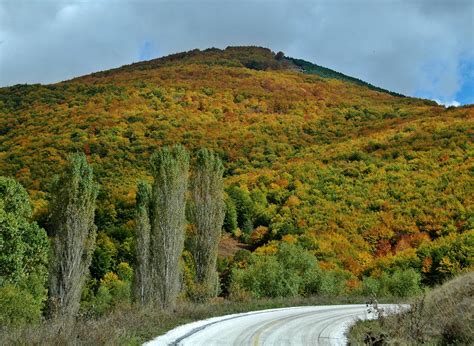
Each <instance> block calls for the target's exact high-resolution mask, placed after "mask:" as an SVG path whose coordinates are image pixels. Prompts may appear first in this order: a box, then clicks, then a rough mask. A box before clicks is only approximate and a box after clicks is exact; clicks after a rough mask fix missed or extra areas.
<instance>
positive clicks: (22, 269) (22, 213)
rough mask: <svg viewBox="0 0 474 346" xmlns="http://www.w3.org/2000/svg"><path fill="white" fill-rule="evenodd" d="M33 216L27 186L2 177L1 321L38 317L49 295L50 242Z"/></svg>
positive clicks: (2, 323)
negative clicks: (46, 285)
mask: <svg viewBox="0 0 474 346" xmlns="http://www.w3.org/2000/svg"><path fill="white" fill-rule="evenodd" d="M31 216H32V208H31V205H30V201H29V198H28V194H27V193H26V191H25V189H24V188H23V187H22V186H21V185H20V184H19V183H18V182H16V181H15V180H13V179H11V178H5V177H0V325H4V324H22V323H26V322H32V321H36V320H38V319H39V317H40V315H41V308H42V305H43V302H44V300H45V298H46V289H45V283H46V279H47V273H48V270H47V261H48V252H49V243H48V238H47V235H46V232H45V231H44V230H43V229H42V228H40V227H38V225H37V224H36V223H35V222H31V221H30V219H31Z"/></svg>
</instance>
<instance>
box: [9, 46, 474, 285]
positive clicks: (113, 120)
mask: <svg viewBox="0 0 474 346" xmlns="http://www.w3.org/2000/svg"><path fill="white" fill-rule="evenodd" d="M301 70H303V72H304V73H302V72H301ZM328 71H331V70H325V69H322V68H320V67H318V66H317V65H310V64H309V63H306V62H302V61H300V60H297V59H290V58H288V59H286V58H282V57H281V56H277V55H275V54H274V53H273V52H271V51H270V50H268V49H263V48H258V47H233V48H228V49H226V50H218V49H210V50H206V51H203V52H201V51H197V50H196V51H191V52H188V53H181V54H175V55H172V56H169V57H165V58H161V59H156V60H151V61H148V62H141V63H136V64H132V65H128V66H124V67H121V68H118V69H114V70H110V71H104V72H98V73H94V74H91V75H88V76H83V77H79V78H75V79H73V80H70V81H66V82H61V83H57V84H53V85H18V86H13V87H10V88H1V89H0V174H1V175H8V176H14V177H16V178H17V179H18V180H19V181H20V182H21V183H22V184H23V185H25V187H27V188H28V190H29V192H30V194H31V196H32V198H33V200H34V203H35V215H36V218H37V219H39V220H40V222H42V223H43V224H45V225H47V220H46V217H45V215H46V214H45V211H46V206H47V197H48V191H49V187H50V183H51V181H52V178H53V176H54V173H56V172H58V171H59V170H60V169H61V166H62V165H63V164H64V159H65V156H66V154H67V153H68V152H74V151H84V152H86V154H87V155H88V157H89V160H90V162H91V163H92V164H93V166H94V169H95V173H96V175H97V178H98V180H99V182H100V183H101V185H102V190H101V195H100V196H99V206H98V213H97V220H96V222H97V224H98V227H99V231H100V235H99V238H98V244H99V248H100V249H103V250H104V251H106V250H107V249H108V250H107V251H109V250H110V249H112V250H110V251H109V252H107V253H108V254H109V257H110V260H109V261H108V262H107V263H105V264H104V263H102V262H100V260H99V259H97V258H96V259H95V262H94V263H95V264H94V265H93V270H92V272H93V276H95V277H96V278H100V277H101V276H102V275H104V274H105V273H106V272H108V271H113V270H115V268H116V266H117V264H118V263H120V262H133V252H132V245H131V244H132V239H133V207H134V191H135V186H136V183H137V180H139V179H149V176H148V175H147V165H148V158H149V156H150V154H151V153H152V152H153V151H154V150H155V149H156V148H158V147H160V146H162V145H170V144H173V143H183V144H184V145H186V147H188V148H189V149H190V150H194V149H197V148H199V147H202V146H205V147H209V148H211V149H214V150H216V151H217V152H218V153H219V154H220V155H221V156H222V158H223V159H224V161H225V166H226V173H225V174H226V185H227V187H228V195H229V196H230V198H231V199H232V201H233V203H231V204H234V205H235V206H236V209H237V213H238V226H239V230H235V229H233V227H232V226H227V230H228V231H232V232H234V234H236V236H238V237H240V239H241V240H242V241H244V242H246V243H248V244H249V246H250V247H251V248H253V249H256V251H257V252H259V253H272V251H275V246H276V244H277V243H278V242H280V241H287V242H296V243H298V244H301V245H302V246H303V247H305V248H307V249H309V250H310V251H312V252H313V253H314V254H315V256H317V258H318V260H319V262H320V264H321V266H322V267H323V268H326V269H331V268H332V269H337V270H340V271H341V272H343V273H346V274H347V275H348V276H347V277H348V287H352V288H353V287H356V286H357V285H359V283H358V282H359V279H360V278H361V277H362V276H363V275H379V274H380V273H381V272H391V271H393V270H395V269H397V268H406V267H414V268H416V269H417V270H418V271H419V272H420V273H421V274H422V275H423V279H424V280H425V281H426V282H427V283H432V282H436V281H438V280H441V279H442V278H443V277H444V276H446V275H449V274H450V273H451V272H456V271H458V270H460V269H461V268H464V267H469V266H471V265H472V256H470V255H469V252H470V251H471V249H472V229H473V228H474V216H473V194H472V191H473V190H474V187H473V179H472V174H473V168H472V167H473V153H474V150H473V142H472V139H473V123H474V122H473V118H474V108H473V107H460V108H450V109H445V108H444V107H441V106H437V105H436V104H435V103H434V102H432V101H428V100H421V99H414V98H410V97H401V96H398V95H395V94H392V93H389V92H386V91H384V90H382V89H378V88H376V87H372V86H370V85H367V84H366V83H363V82H361V81H358V80H356V79H352V78H351V77H347V76H344V75H342V74H341V75H340V74H337V73H333V72H328ZM313 72H314V73H313ZM328 77H331V78H328ZM332 77H336V78H332ZM453 249H455V250H453ZM471 253H472V251H471ZM351 285H352V286H351Z"/></svg>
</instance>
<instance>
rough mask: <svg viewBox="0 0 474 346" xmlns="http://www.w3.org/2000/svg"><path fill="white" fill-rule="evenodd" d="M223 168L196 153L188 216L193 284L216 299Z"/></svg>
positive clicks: (215, 160) (204, 152)
mask: <svg viewBox="0 0 474 346" xmlns="http://www.w3.org/2000/svg"><path fill="white" fill-rule="evenodd" d="M223 173H224V166H223V165H222V161H221V160H220V158H219V157H218V156H217V155H216V154H215V153H213V152H212V151H209V150H207V149H201V150H200V151H199V152H198V153H197V158H196V164H195V168H194V172H193V175H192V178H191V203H190V207H189V210H190V214H191V218H192V222H193V223H194V225H195V234H194V237H193V238H194V239H193V241H192V247H191V252H192V254H193V257H194V261H195V264H196V282H197V283H198V284H199V285H201V289H205V291H206V292H207V293H208V294H209V296H215V295H216V294H217V292H218V285H217V284H218V278H217V271H216V262H217V248H218V245H219V240H220V236H221V230H222V225H223V223H224V216H225V202H224V181H223Z"/></svg>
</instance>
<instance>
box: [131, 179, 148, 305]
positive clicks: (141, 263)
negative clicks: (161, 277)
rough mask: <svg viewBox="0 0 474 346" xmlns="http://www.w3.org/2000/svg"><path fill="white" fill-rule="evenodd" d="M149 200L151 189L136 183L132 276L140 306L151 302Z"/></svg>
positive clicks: (135, 295)
mask: <svg viewBox="0 0 474 346" xmlns="http://www.w3.org/2000/svg"><path fill="white" fill-rule="evenodd" d="M150 199H151V189H150V187H149V185H148V184H147V183H145V182H140V183H138V187H137V197H136V214H135V233H136V260H137V268H136V271H135V276H134V283H133V291H134V292H133V295H134V299H135V300H136V301H137V302H139V303H140V304H142V305H145V304H147V303H149V302H150V301H151V298H152V295H153V286H152V278H151V271H150V270H151V268H150V265H151V263H150V253H151V252H150V251H151V249H150V232H151V220H150Z"/></svg>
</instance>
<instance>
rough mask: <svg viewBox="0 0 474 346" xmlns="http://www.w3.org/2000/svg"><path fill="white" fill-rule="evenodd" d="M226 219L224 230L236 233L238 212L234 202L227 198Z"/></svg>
mask: <svg viewBox="0 0 474 346" xmlns="http://www.w3.org/2000/svg"><path fill="white" fill-rule="evenodd" d="M224 201H225V217H224V229H225V230H226V231H227V232H229V233H232V232H234V231H235V230H236V229H237V227H238V223H237V210H236V209H235V204H234V201H233V200H232V199H231V198H230V197H227V198H225V200H224Z"/></svg>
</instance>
